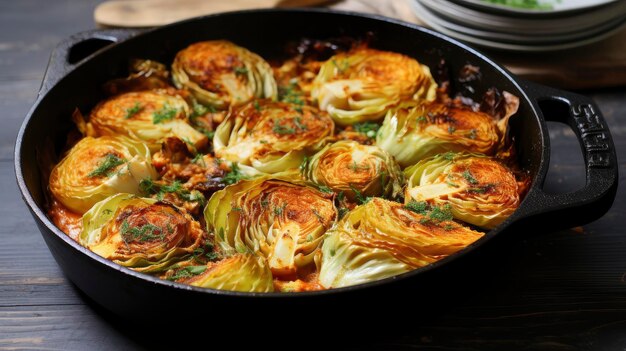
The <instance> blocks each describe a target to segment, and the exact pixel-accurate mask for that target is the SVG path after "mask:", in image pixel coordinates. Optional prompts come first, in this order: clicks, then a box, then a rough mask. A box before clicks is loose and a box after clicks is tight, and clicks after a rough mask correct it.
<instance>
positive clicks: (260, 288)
mask: <svg viewBox="0 0 626 351" xmlns="http://www.w3.org/2000/svg"><path fill="white" fill-rule="evenodd" d="M180 272H184V273H183V274H182V275H181V274H180ZM187 272H192V273H190V274H187ZM175 274H179V275H181V276H182V277H186V278H182V279H177V280H176V281H177V282H179V283H183V284H188V285H193V286H199V287H202V288H211V289H220V290H231V291H244V292H272V291H274V280H273V277H272V271H271V270H270V268H269V265H268V264H267V261H266V259H265V258H263V257H262V256H258V255H253V254H249V253H243V254H242V253H237V254H235V255H233V256H231V257H229V258H225V259H223V260H221V261H219V262H215V263H209V264H208V265H207V266H192V267H191V268H190V267H184V268H182V269H180V270H178V271H177V272H176V273H175ZM189 275H192V276H191V277H188V276H189ZM173 277H174V278H175V277H176V275H174V276H173Z"/></svg>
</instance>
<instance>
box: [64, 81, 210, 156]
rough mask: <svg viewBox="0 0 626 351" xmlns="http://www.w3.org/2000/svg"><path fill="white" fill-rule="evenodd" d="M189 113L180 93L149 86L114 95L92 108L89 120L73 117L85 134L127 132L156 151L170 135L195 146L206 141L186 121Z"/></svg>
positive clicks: (117, 133) (197, 146)
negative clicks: (147, 89)
mask: <svg viewBox="0 0 626 351" xmlns="http://www.w3.org/2000/svg"><path fill="white" fill-rule="evenodd" d="M189 113H190V112H189V106H188V104H187V102H186V101H185V100H184V99H183V98H182V97H180V96H178V95H172V94H170V92H169V91H165V90H152V91H138V92H129V93H124V94H120V95H116V96H113V97H111V98H108V99H106V100H104V101H102V102H100V103H99V104H98V105H96V107H94V108H93V110H91V113H90V114H89V121H88V122H86V123H85V121H84V120H83V119H82V117H81V116H79V115H77V114H75V116H74V120H75V122H77V125H78V128H79V129H80V130H81V132H83V134H86V135H88V136H102V135H126V136H128V137H130V138H131V139H134V140H136V141H140V142H144V143H146V144H147V145H148V147H149V148H150V150H151V151H152V152H155V151H158V150H159V148H160V146H161V142H162V141H163V140H164V139H165V138H167V137H171V136H176V137H178V138H179V139H181V140H186V141H188V142H189V143H190V144H192V145H194V147H196V148H200V147H203V146H204V145H206V143H207V142H208V138H207V137H206V136H205V135H204V134H202V133H200V132H198V131H197V130H195V129H194V128H193V127H191V126H190V125H189V124H188V116H189Z"/></svg>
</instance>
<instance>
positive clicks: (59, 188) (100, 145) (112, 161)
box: [49, 136, 157, 214]
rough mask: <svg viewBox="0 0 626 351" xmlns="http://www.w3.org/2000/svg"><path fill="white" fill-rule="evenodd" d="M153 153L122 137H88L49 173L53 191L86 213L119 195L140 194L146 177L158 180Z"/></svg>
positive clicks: (62, 200) (71, 205)
mask: <svg viewBox="0 0 626 351" xmlns="http://www.w3.org/2000/svg"><path fill="white" fill-rule="evenodd" d="M156 176H157V173H156V170H155V169H154V167H152V165H151V164H150V150H148V148H147V147H146V146H145V145H144V144H142V143H138V142H136V141H133V140H131V139H128V138H126V137H122V136H116V137H113V136H104V137H100V138H92V137H85V138H83V139H81V140H80V141H79V142H78V143H77V144H76V145H74V147H72V148H71V149H70V150H69V151H68V153H67V154H66V155H65V157H63V159H62V160H61V161H60V162H59V163H58V164H57V165H56V166H55V167H54V169H53V170H52V173H51V174H50V184H49V188H50V192H52V194H53V195H54V197H55V198H56V199H57V200H58V201H60V202H61V203H62V204H63V205H64V206H65V207H67V208H69V209H70V210H72V211H74V212H76V213H80V214H83V213H85V212H87V211H88V210H89V209H90V208H91V207H92V206H93V205H94V204H95V203H96V202H98V201H101V200H103V199H105V198H107V197H108V196H110V195H114V194H117V193H133V194H138V193H139V190H140V189H139V183H140V182H141V180H142V179H144V178H155V177H156Z"/></svg>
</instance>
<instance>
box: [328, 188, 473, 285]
mask: <svg viewBox="0 0 626 351" xmlns="http://www.w3.org/2000/svg"><path fill="white" fill-rule="evenodd" d="M450 219H451V216H449V214H448V213H447V209H441V208H432V209H430V210H429V209H427V208H426V207H424V208H417V209H416V208H412V207H407V206H404V205H402V204H400V203H397V202H392V201H388V200H385V199H381V198H374V199H371V200H370V201H369V202H367V203H366V204H364V205H361V206H358V207H356V208H355V209H354V210H352V211H350V212H349V213H348V214H346V216H345V217H344V218H343V219H342V220H340V221H339V222H338V223H337V225H336V227H334V228H333V229H331V230H330V231H328V233H327V234H326V238H325V240H324V244H323V246H322V264H321V270H320V274H319V281H320V284H321V285H322V286H324V287H325V288H339V287H345V286H350V285H357V284H362V283H367V282H372V281H375V280H380V279H384V278H387V277H392V276H394V275H398V274H401V273H405V272H408V271H411V270H413V269H416V268H420V267H423V266H426V265H428V264H431V263H433V262H436V261H438V260H440V259H442V258H444V257H446V256H448V255H451V254H453V253H455V252H457V251H459V250H461V249H463V248H464V247H466V246H467V245H469V244H471V243H473V242H474V241H476V240H478V239H479V238H481V237H482V236H483V234H482V233H480V232H477V231H474V230H472V229H469V228H467V227H464V226H462V225H460V224H458V223H456V222H454V221H451V220H450Z"/></svg>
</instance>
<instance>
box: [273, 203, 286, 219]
mask: <svg viewBox="0 0 626 351" xmlns="http://www.w3.org/2000/svg"><path fill="white" fill-rule="evenodd" d="M286 207H287V204H286V203H285V204H283V205H282V206H280V207H274V214H275V215H277V216H282V215H283V212H284V211H285V208H286Z"/></svg>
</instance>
